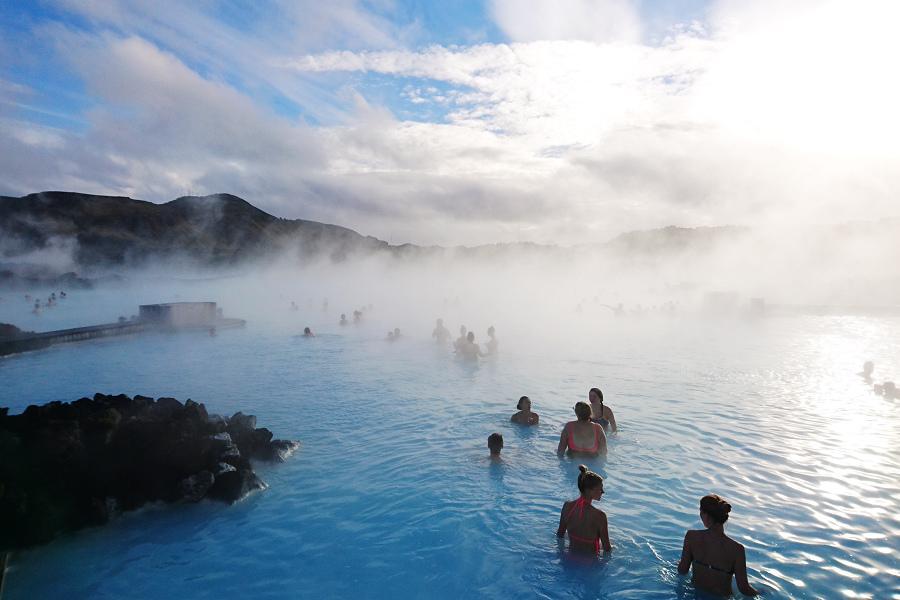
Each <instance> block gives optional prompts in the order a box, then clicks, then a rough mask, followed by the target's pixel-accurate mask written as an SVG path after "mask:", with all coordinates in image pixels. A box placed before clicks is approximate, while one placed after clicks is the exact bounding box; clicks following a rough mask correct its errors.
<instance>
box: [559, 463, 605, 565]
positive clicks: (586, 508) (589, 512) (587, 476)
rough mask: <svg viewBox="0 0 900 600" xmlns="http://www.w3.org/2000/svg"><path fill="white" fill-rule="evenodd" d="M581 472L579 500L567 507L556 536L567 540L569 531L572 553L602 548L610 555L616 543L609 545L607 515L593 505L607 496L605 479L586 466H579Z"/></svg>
mask: <svg viewBox="0 0 900 600" xmlns="http://www.w3.org/2000/svg"><path fill="white" fill-rule="evenodd" d="M578 470H579V471H581V473H580V474H579V475H578V491H579V492H581V495H580V496H579V497H578V499H577V500H570V501H568V502H566V503H565V504H563V507H562V511H560V514H559V527H558V528H557V529H556V535H557V536H558V537H564V536H565V535H566V532H567V531H568V532H569V548H570V549H572V550H578V551H582V552H591V553H594V554H596V553H598V552H600V547H601V546H602V547H603V550H604V552H609V551H610V550H612V544H610V543H609V525H608V523H607V521H606V513H605V512H603V511H602V510H600V509H599V508H594V507H593V506H592V505H591V502H593V501H594V500H600V497H601V496H602V495H603V478H602V477H600V476H599V475H597V474H596V473H594V472H593V471H590V470H588V468H587V467H586V466H584V465H578Z"/></svg>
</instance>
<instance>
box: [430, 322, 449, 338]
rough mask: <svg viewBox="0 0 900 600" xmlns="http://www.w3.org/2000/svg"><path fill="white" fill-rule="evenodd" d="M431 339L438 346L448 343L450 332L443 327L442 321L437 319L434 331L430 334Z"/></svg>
mask: <svg viewBox="0 0 900 600" xmlns="http://www.w3.org/2000/svg"><path fill="white" fill-rule="evenodd" d="M431 337H432V338H434V341H436V342H437V343H438V344H446V343H447V342H448V341H450V330H449V329H447V328H446V327H444V320H443V319H438V320H437V323H435V326H434V331H432V332H431Z"/></svg>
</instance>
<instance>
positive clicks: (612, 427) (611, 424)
mask: <svg viewBox="0 0 900 600" xmlns="http://www.w3.org/2000/svg"><path fill="white" fill-rule="evenodd" d="M606 410H608V411H609V427H610V431H618V430H619V428H618V427H617V426H616V415H614V414H613V411H612V409H611V408H610V407H608V406H607V407H606Z"/></svg>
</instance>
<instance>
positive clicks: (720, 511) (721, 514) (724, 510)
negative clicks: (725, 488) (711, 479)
mask: <svg viewBox="0 0 900 600" xmlns="http://www.w3.org/2000/svg"><path fill="white" fill-rule="evenodd" d="M700 510H702V511H703V512H705V513H706V514H708V515H709V516H710V518H711V519H712V520H713V521H715V522H716V523H724V522H725V521H727V520H728V513H730V512H731V505H730V504H728V503H727V502H726V501H725V498H722V497H721V496H717V495H716V494H708V495H706V496H703V498H701V499H700Z"/></svg>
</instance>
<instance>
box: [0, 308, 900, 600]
mask: <svg viewBox="0 0 900 600" xmlns="http://www.w3.org/2000/svg"><path fill="white" fill-rule="evenodd" d="M156 299H157V298H148V297H143V296H142V295H141V292H140V291H134V292H119V293H116V294H115V297H114V298H111V297H110V295H109V294H108V293H104V292H90V293H88V292H83V293H77V294H73V296H72V297H71V298H70V299H68V300H67V301H66V303H65V304H63V305H62V306H60V307H58V308H56V309H53V310H51V311H47V312H46V313H45V314H43V315H41V316H40V317H35V316H32V315H29V314H28V311H27V307H25V305H24V300H21V301H20V300H19V299H17V298H13V297H12V295H7V296H6V298H5V299H4V301H3V302H2V303H0V321H4V320H7V321H13V322H16V323H18V324H19V325H20V326H23V327H27V328H31V329H39V330H41V329H51V328H55V327H60V326H68V325H79V324H86V323H91V322H102V321H104V320H113V319H114V318H115V317H116V316H118V314H124V315H126V316H127V315H128V314H133V313H134V312H136V309H135V307H136V305H137V303H138V302H142V301H143V302H146V301H151V300H156ZM196 299H204V298H196ZM219 300H223V298H219ZM318 303H319V301H318V300H316V302H315V307H314V308H309V307H308V306H307V305H306V303H301V305H302V306H301V310H300V311H298V312H297V313H288V312H287V311H285V312H284V314H282V315H281V316H280V318H279V319H262V320H254V319H250V322H249V323H248V326H247V327H246V328H245V329H242V330H231V331H221V332H219V334H218V335H217V336H215V337H209V336H208V335H204V334H188V333H185V334H147V335H142V336H135V337H127V338H115V339H107V340H99V341H93V342H86V343H80V344H77V345H63V346H57V347H53V348H50V349H47V350H44V351H40V352H34V353H29V354H25V355H20V356H16V357H10V358H6V359H2V360H0V405H3V406H9V407H11V409H12V412H18V411H20V410H22V409H24V408H25V407H26V406H27V405H28V404H32V403H43V402H47V401H50V400H67V401H68V400H74V399H76V398H79V397H81V396H85V395H88V396H89V395H92V394H93V393H94V392H98V391H100V392H106V393H119V392H124V393H127V394H129V395H132V394H138V393H140V394H145V395H151V396H155V397H159V396H174V397H177V398H179V399H182V400H184V399H186V398H193V399H194V400H197V401H200V402H204V403H206V405H207V407H208V408H209V410H210V412H218V413H222V414H231V413H233V412H235V411H237V410H243V411H245V412H251V413H254V414H256V415H257V416H258V418H259V425H260V426H266V427H268V428H270V429H272V430H273V431H274V432H275V434H276V436H277V437H285V438H293V439H298V440H301V441H302V442H303V447H302V449H301V450H300V451H299V452H298V453H297V454H295V455H294V456H293V457H292V458H291V459H289V461H288V462H287V463H285V464H281V465H274V466H269V465H260V466H259V467H258V471H259V473H260V475H261V476H262V478H263V479H264V480H265V481H266V482H267V483H268V484H269V488H268V489H267V490H265V491H264V492H261V493H257V494H255V495H252V496H251V497H249V498H247V499H245V500H244V501H242V502H240V503H238V504H235V505H233V506H225V505H222V504H218V503H209V502H202V503H200V504H197V505H179V506H154V507H149V508H146V509H143V510H140V511H137V512H134V513H130V514H126V515H124V516H123V517H121V518H119V519H117V520H115V521H114V522H112V523H110V524H109V525H107V526H104V527H102V528H97V529H91V530H86V531H81V532H78V533H75V534H72V535H67V536H65V537H63V538H60V539H58V540H56V541H54V542H53V543H51V544H49V545H47V546H44V547H40V548H37V549H34V550H30V551H27V552H22V553H17V554H16V555H15V556H14V557H13V561H12V567H11V569H10V572H9V575H8V577H9V579H8V581H7V589H6V595H5V600H12V599H20V598H22V599H24V598H126V597H127V598H188V597H190V598H246V597H258V598H296V597H312V596H317V597H329V598H330V597H364V598H400V597H434V598H473V597H497V598H499V597H523V598H533V597H543V598H577V599H584V598H606V597H609V598H613V597H614V598H673V597H683V598H692V597H695V595H697V594H696V593H695V591H694V590H693V588H692V586H691V584H690V582H689V579H687V578H682V577H679V576H678V574H677V572H676V570H675V565H676V563H677V560H678V558H679V554H680V549H681V543H682V540H683V537H684V533H685V531H686V530H687V529H691V528H700V527H701V525H700V522H699V517H698V510H697V506H698V502H699V499H700V497H701V496H703V495H704V494H707V493H710V492H715V493H718V494H721V495H723V496H725V497H726V498H727V499H728V500H729V501H730V502H731V504H732V505H733V507H734V509H733V511H732V515H731V517H732V518H731V520H730V521H729V522H728V524H727V532H728V533H729V535H731V536H733V537H734V538H736V539H737V540H739V541H740V542H742V543H743V544H744V545H745V546H746V548H747V557H748V565H749V572H750V580H751V582H752V583H753V584H754V585H755V586H756V587H758V588H759V589H761V590H763V592H764V593H765V594H766V595H767V596H769V597H807V598H813V597H840V596H843V597H880V598H886V597H891V596H893V597H900V560H898V549H900V403H898V402H897V401H893V402H892V401H888V400H885V399H884V398H882V397H879V396H876V395H874V394H872V393H871V391H870V386H867V385H865V384H863V383H862V381H861V380H860V379H859V378H858V377H857V376H856V375H855V373H856V372H857V371H859V370H860V367H861V364H862V362H863V361H864V360H867V359H868V360H873V361H875V362H876V379H878V380H879V381H880V380H883V379H898V380H900V320H898V319H896V318H865V317H783V318H764V319H758V320H753V321H741V320H721V321H701V320H699V319H697V318H694V317H684V318H679V319H664V318H661V317H648V318H647V319H642V320H638V319H619V320H613V319H611V318H606V319H603V318H600V317H599V316H597V318H594V317H593V316H590V317H584V318H583V320H581V321H580V322H579V323H578V324H577V326H573V327H568V326H566V327H563V328H562V329H561V330H559V331H556V332H555V337H554V338H553V339H552V340H551V339H549V338H545V337H543V334H540V335H539V334H533V335H529V334H528V333H527V332H526V333H520V334H517V335H513V334H511V333H509V330H510V329H511V327H510V326H507V327H506V329H504V326H503V325H504V322H503V318H502V317H503V316H502V315H494V316H495V317H497V318H496V319H495V320H492V322H493V323H494V324H495V325H497V328H498V335H499V337H500V339H501V353H500V356H499V357H497V359H496V360H492V361H489V362H485V363H483V364H481V365H479V366H478V367H472V366H470V365H465V364H460V363H458V362H456V361H455V360H453V359H452V358H451V357H450V356H449V354H448V353H447V352H446V351H441V350H438V349H436V348H435V347H434V344H432V343H431V342H430V340H429V338H428V336H429V334H430V331H431V327H432V324H433V323H432V322H431V321H429V320H424V319H423V320H420V321H418V322H416V320H415V319H413V318H409V319H408V320H407V321H406V322H404V323H403V325H404V329H405V331H406V332H407V337H406V338H405V339H404V340H402V341H401V342H398V343H393V344H391V343H388V342H386V341H384V339H383V335H384V333H383V332H385V331H386V330H387V329H388V328H389V327H392V326H394V325H395V322H396V321H397V318H393V316H392V319H391V320H388V318H387V317H385V316H379V313H378V312H377V311H376V313H375V314H374V315H372V316H371V317H370V319H369V322H368V323H367V324H366V325H364V326H360V327H352V326H351V327H349V328H340V327H338V326H337V325H336V324H335V321H336V318H337V312H339V311H338V309H337V308H336V307H334V306H333V307H332V309H331V311H330V312H329V313H328V314H327V315H326V314H323V313H322V312H321V310H320V309H319V307H318ZM333 304H336V303H335V302H334V301H333ZM227 307H228V305H227V303H226V312H231V313H232V314H234V315H235V316H246V317H248V318H249V317H250V315H246V314H243V315H242V314H239V313H240V311H234V310H231V311H229V310H228V308H227ZM350 311H352V307H350V308H349V310H348V311H347V312H350ZM236 312H237V313H238V314H235V313H236ZM444 316H445V317H446V318H447V321H448V325H449V326H450V327H451V329H454V328H455V327H456V326H457V325H458V322H459V321H458V320H456V319H454V318H453V315H452V314H445V315H444ZM398 318H399V317H398ZM305 324H311V325H313V326H314V328H315V329H317V330H318V331H319V332H320V333H321V334H322V335H320V337H318V338H316V339H312V340H309V339H302V338H296V337H294V336H295V335H296V334H298V333H300V332H301V331H302V327H303V325H305ZM487 324H488V322H487V321H483V326H482V324H473V326H475V325H477V326H478V327H479V329H478V331H479V332H480V331H482V330H483V329H485V328H486V326H487ZM454 331H455V329H454ZM504 331H507V334H506V336H505V337H504ZM592 386H599V387H601V388H602V389H603V390H604V392H605V394H606V398H607V403H608V405H609V406H611V407H612V408H613V409H614V411H615V413H616V417H617V420H618V422H619V426H620V431H619V433H618V434H616V435H614V436H612V438H611V441H610V454H609V457H608V459H606V460H599V459H598V460H593V461H590V466H591V467H592V468H593V469H595V470H597V471H598V472H600V473H601V474H602V475H603V476H604V477H605V479H606V487H605V489H606V494H605V495H604V497H603V499H602V501H601V502H600V503H599V506H600V507H601V508H602V509H603V510H605V511H606V512H607V514H608V516H609V522H610V537H611V539H612V543H613V552H612V553H611V554H610V555H608V556H604V557H601V558H597V559H584V558H582V557H579V556H573V555H570V554H569V553H568V552H566V551H565V550H564V549H563V547H562V546H561V545H560V544H559V542H558V541H557V539H556V537H555V535H554V532H555V528H556V525H557V521H558V516H559V509H560V506H561V505H562V503H563V502H564V501H565V500H568V499H573V498H575V497H576V496H577V490H576V486H575V478H576V473H577V462H576V461H573V460H571V459H568V458H563V459H560V458H558V457H557V456H556V454H555V448H556V443H557V441H558V438H559V432H560V429H561V427H562V425H563V423H565V422H566V421H568V420H571V419H572V418H573V412H572V407H573V405H574V403H575V402H576V401H578V400H583V399H585V398H586V394H587V390H588V388H590V387H592ZM522 394H527V395H529V396H530V397H531V398H532V400H533V402H534V410H535V411H537V412H538V413H539V414H540V415H541V425H540V426H539V427H536V428H532V429H526V428H520V427H516V426H513V425H511V424H510V423H509V421H508V420H509V416H510V415H511V414H512V413H513V412H514V411H515V403H516V399H517V398H518V397H519V396H520V395H522ZM493 431H498V432H501V433H502V434H503V436H504V438H505V440H506V447H505V448H504V450H503V455H504V461H503V463H502V464H491V463H490V462H489V461H488V460H486V455H487V449H486V447H485V443H486V438H487V436H488V434H490V433H491V432H493Z"/></svg>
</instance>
